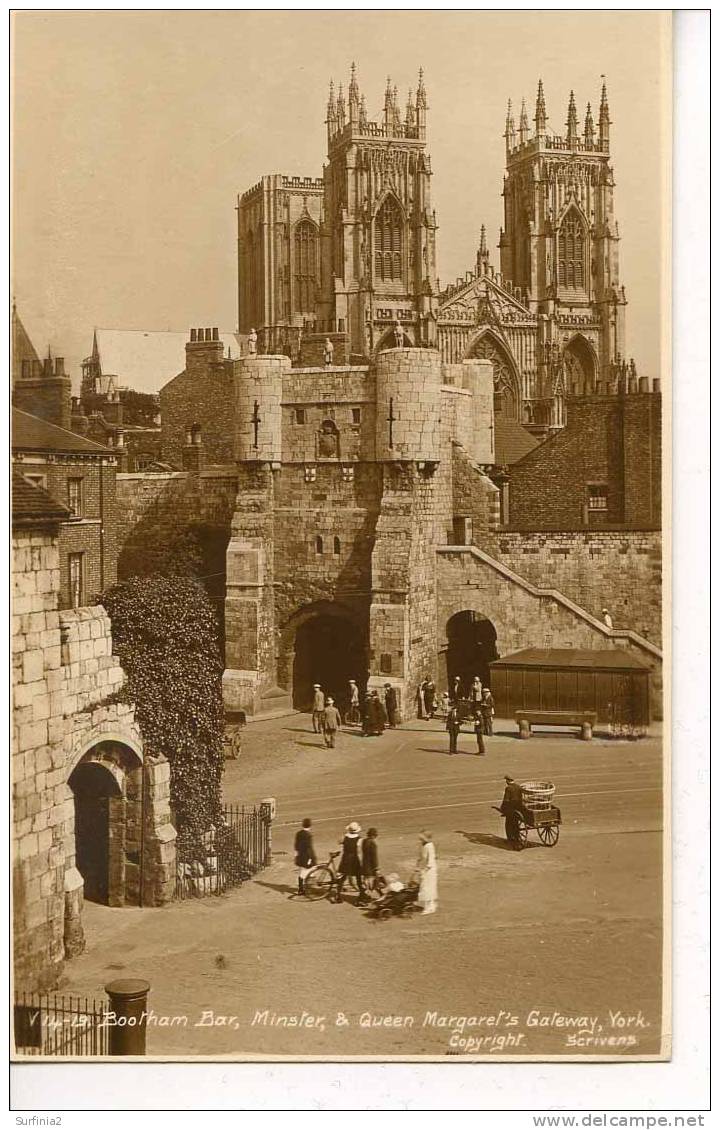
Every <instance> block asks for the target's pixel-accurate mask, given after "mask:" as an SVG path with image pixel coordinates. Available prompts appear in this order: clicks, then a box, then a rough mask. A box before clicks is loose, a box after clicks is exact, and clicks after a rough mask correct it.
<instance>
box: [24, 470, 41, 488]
mask: <svg viewBox="0 0 720 1130" xmlns="http://www.w3.org/2000/svg"><path fill="white" fill-rule="evenodd" d="M23 475H24V476H25V478H26V479H28V481H29V482H31V483H33V484H34V485H35V486H36V487H42V489H43V490H47V475H28V473H27V472H26V471H23Z"/></svg>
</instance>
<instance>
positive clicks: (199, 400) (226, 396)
mask: <svg viewBox="0 0 720 1130" xmlns="http://www.w3.org/2000/svg"><path fill="white" fill-rule="evenodd" d="M210 344H212V343H210ZM220 351H221V352H222V345H221V346H220ZM160 412H161V414H162V429H161V444H160V446H161V458H162V461H163V462H165V463H170V464H172V466H174V467H177V468H178V469H180V468H181V467H182V465H183V463H182V459H183V448H184V447H185V436H186V433H187V431H188V430H189V429H190V428H191V427H192V425H193V424H199V425H200V428H201V434H202V440H203V446H204V448H205V458H206V460H207V462H208V463H213V464H214V463H229V462H231V461H232V459H233V458H234V418H235V417H234V412H235V409H234V400H233V362H232V361H223V362H220V363H219V364H218V363H209V364H206V363H203V361H202V359H198V360H197V361H196V362H194V363H193V364H192V366H191V367H190V368H189V369H185V370H184V371H183V372H182V373H180V374H179V375H178V376H177V377H174V378H173V380H171V381H169V382H168V384H166V385H165V386H164V388H162V389H161V390H160Z"/></svg>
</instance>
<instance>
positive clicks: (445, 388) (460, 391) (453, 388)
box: [440, 385, 472, 396]
mask: <svg viewBox="0 0 720 1130" xmlns="http://www.w3.org/2000/svg"><path fill="white" fill-rule="evenodd" d="M440 391H441V392H452V393H455V394H456V395H457V396H472V389H469V388H458V386H457V385H440Z"/></svg>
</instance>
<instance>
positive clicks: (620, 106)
mask: <svg viewBox="0 0 720 1130" xmlns="http://www.w3.org/2000/svg"><path fill="white" fill-rule="evenodd" d="M669 20H670V17H669V16H668V15H667V13H658V12H640V11H635V12H622V11H608V12H601V11H594V12H583V11H567V12H557V11H556V12H551V13H547V12H540V11H536V12H529V11H522V12H508V11H504V12H498V11H496V12H449V13H443V12H437V11H435V12H427V11H407V10H405V11H397V10H396V11H391V12H370V11H340V10H337V11H315V12H302V11H295V12H290V11H282V12H279V11H265V12H258V11H256V12H237V11H236V12H220V11H215V12H207V13H203V12H197V11H195V12H185V11H148V12H137V11H136V12H132V11H126V12H77V11H76V12H72V11H68V12H59V11H55V12H29V11H28V12H16V13H15V14H14V17H13V190H12V201H13V223H12V232H13V254H12V291H13V294H14V296H15V298H16V301H17V307H18V313H19V314H20V317H21V318H22V320H23V322H24V324H25V327H26V329H27V330H28V332H29V333H30V336H31V338H32V339H33V342H34V344H35V347H36V349H38V351H39V352H40V353H43V352H46V351H47V348H48V346H49V347H50V348H51V350H52V352H53V353H54V354H60V355H63V356H65V358H66V368H67V369H68V371H69V372H70V373H71V374H72V375H73V376H74V377H75V378H77V377H78V375H79V366H80V361H81V359H82V357H83V356H86V355H87V354H89V353H90V350H91V346H92V335H93V329H94V328H95V327H96V326H102V327H112V328H128V329H145V330H161V329H172V330H186V329H188V328H189V327H190V326H195V325H216V326H220V327H221V328H223V329H226V330H230V329H233V328H234V327H235V325H236V316H237V315H236V310H237V269H236V226H235V225H236V216H235V204H236V198H237V195H238V193H242V192H243V191H245V189H246V188H249V187H251V186H252V185H254V184H255V183H256V182H257V181H258V180H259V179H260V177H261V176H262V175H263V174H264V173H275V172H278V173H286V174H288V175H301V176H321V175H322V168H323V163H324V159H325V155H326V131H325V124H324V119H325V108H326V104H327V93H328V84H329V80H330V78H334V79H335V84H336V88H337V84H338V82H342V83H343V85H344V86H345V89H346V90H347V82H348V78H349V73H350V64H351V62H352V61H353V60H354V61H355V62H356V64H357V68H358V78H359V83H360V88H361V91H362V92H363V93H364V94H365V96H366V101H367V108H368V116H369V117H370V118H375V117H377V116H379V115H380V114H381V111H382V106H383V95H384V90H385V84H386V78H387V76H388V75H390V76H391V79H392V82H393V84H394V85H397V87H398V90H399V96H400V103H401V105H403V106H404V104H405V100H406V97H407V91H408V88H409V87H412V88H413V90H414V89H415V87H416V85H417V74H418V68H419V67H421V66H422V67H423V69H424V73H425V85H426V89H427V94H428V104H429V111H428V149H429V152H430V154H431V159H432V168H433V174H434V175H433V183H432V198H433V199H432V202H433V206H434V208H435V210H436V213H437V221H438V225H439V230H438V233H437V246H438V273H439V276H440V282H441V285H443V286H444V285H446V284H447V283H450V282H453V281H454V280H455V278H456V276H458V275H464V273H465V271H466V270H469V269H471V268H472V266H473V264H474V261H475V251H476V248H477V244H478V239H479V232H480V226H481V224H483V223H484V224H485V225H486V226H487V229H488V238H489V246H490V248H491V261H492V262H493V263H494V265H495V266H497V267H499V252H498V251H497V249H496V245H497V241H498V233H499V229H500V226H501V224H502V197H501V192H502V181H503V170H504V159H505V143H504V140H503V137H502V134H503V131H504V127H505V115H506V107H507V101H508V99H512V102H513V106H514V107H515V110H516V117H517V115H518V114H519V107H520V101H521V99H522V97H523V96H524V97H525V98H526V99H527V103H528V110H529V117H530V119H532V116H533V113H534V106H535V95H536V90H537V82H538V78H540V77H542V79H543V85H544V88H545V101H546V105H547V110H548V116H549V121H550V126H551V127H552V128H553V129H554V130H556V131H557V132H564V129H565V119H566V116H567V104H568V98H569V93H570V89H571V88H572V89H574V91H575V99H576V102H577V105H578V115H579V117H580V120H581V122H582V121H583V120H584V113H585V106H586V103H587V102H588V101H589V102H590V103H591V106H592V110H593V116H594V118H595V121H596V123H597V109H598V104H599V96H600V87H601V83H602V78H601V76H602V75H605V76H606V82H607V88H608V97H609V102H610V116H611V119H612V123H613V125H612V128H611V143H610V151H611V163H612V165H613V167H614V170H615V181H616V189H615V212H616V218H617V220H618V223H619V227H620V235H621V243H620V277H621V281H623V282H624V284H625V288H626V293H627V298H628V307H627V312H626V318H627V329H626V341H627V354H628V356H634V357H635V358H636V359H637V362H638V368H639V369H640V371H641V372H643V373H647V374H649V375H659V373H660V365H661V338H662V333H663V332H664V331H665V325H666V322H667V310H666V308H665V307H664V306H663V303H662V301H661V290H662V288H663V284H664V281H666V280H665V278H664V274H663V271H664V270H665V264H666V262H667V257H666V256H665V255H664V251H665V249H666V247H667V246H668V241H669V239H670V226H669V224H670V221H669V216H670V199H669V180H668V172H669V160H670V153H669V141H668V139H669V130H668V122H669V113H670V97H671V91H670V81H669V66H668V62H669V55H668V49H669V42H670V40H669V29H670V23H669ZM663 356H664V354H663Z"/></svg>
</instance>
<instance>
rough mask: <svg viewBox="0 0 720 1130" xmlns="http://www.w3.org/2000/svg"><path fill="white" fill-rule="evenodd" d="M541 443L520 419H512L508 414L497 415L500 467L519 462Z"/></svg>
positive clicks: (496, 429)
mask: <svg viewBox="0 0 720 1130" xmlns="http://www.w3.org/2000/svg"><path fill="white" fill-rule="evenodd" d="M539 443H540V440H539V439H537V438H536V437H535V436H534V435H531V434H530V432H529V431H528V430H527V428H524V427H523V425H522V424H521V423H520V422H519V420H511V419H508V418H507V417H506V416H502V415H498V416H496V417H495V462H496V463H497V465H498V466H499V467H506V466H509V465H510V464H511V463H517V462H518V460H519V459H522V458H523V457H524V456H525V455H529V454H530V452H531V451H534V450H535V448H536V447H537V446H538V444H539Z"/></svg>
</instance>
